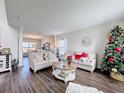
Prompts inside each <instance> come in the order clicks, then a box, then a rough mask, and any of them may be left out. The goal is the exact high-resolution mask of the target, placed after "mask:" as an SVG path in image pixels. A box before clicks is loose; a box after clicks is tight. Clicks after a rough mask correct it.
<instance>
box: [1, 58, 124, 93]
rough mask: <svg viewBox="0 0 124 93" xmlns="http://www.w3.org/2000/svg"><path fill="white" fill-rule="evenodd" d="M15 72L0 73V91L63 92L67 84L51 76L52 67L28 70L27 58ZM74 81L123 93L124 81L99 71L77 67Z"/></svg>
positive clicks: (113, 92) (114, 92)
mask: <svg viewBox="0 0 124 93" xmlns="http://www.w3.org/2000/svg"><path fill="white" fill-rule="evenodd" d="M24 64H25V66H24V67H22V68H19V69H18V71H17V72H6V73H0V93H65V90H66V87H67V85H68V84H65V83H64V82H62V81H60V80H58V79H56V78H55V77H54V76H52V68H51V67H50V68H47V69H44V70H40V71H38V72H37V73H33V72H32V71H30V69H29V67H28V59H27V58H25V59H24ZM73 82H75V83H78V84H81V85H84V86H92V87H96V88H97V89H99V90H102V91H103V92H104V93H124V82H119V81H116V80H113V79H111V78H110V77H108V76H106V75H103V74H101V73H99V72H97V71H96V72H95V73H94V74H91V73H89V72H87V71H84V70H81V69H77V71H76V79H75V80H74V81H73Z"/></svg>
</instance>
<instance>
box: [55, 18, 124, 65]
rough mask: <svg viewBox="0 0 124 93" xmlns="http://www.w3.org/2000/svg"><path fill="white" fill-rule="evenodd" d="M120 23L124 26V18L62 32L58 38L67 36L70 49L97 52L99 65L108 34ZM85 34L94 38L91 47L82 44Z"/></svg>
mask: <svg viewBox="0 0 124 93" xmlns="http://www.w3.org/2000/svg"><path fill="white" fill-rule="evenodd" d="M118 24H119V25H121V26H122V27H123V28H124V20H121V21H116V22H111V23H106V24H103V25H99V26H95V27H91V28H87V29H82V30H79V31H73V32H70V33H65V34H61V35H58V36H57V39H58V40H59V39H61V38H66V39H67V40H68V51H89V52H95V53H97V62H98V65H99V64H100V63H101V58H102V56H103V54H104V49H105V45H106V43H107V34H108V33H109V31H111V29H112V27H113V26H114V25H118ZM84 36H88V37H90V38H91V39H92V45H91V46H90V47H83V46H82V43H81V40H82V38H83V37H84Z"/></svg>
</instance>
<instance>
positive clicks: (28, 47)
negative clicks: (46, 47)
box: [23, 42, 36, 53]
mask: <svg viewBox="0 0 124 93" xmlns="http://www.w3.org/2000/svg"><path fill="white" fill-rule="evenodd" d="M35 50H36V43H31V42H23V53H27V52H28V51H35Z"/></svg>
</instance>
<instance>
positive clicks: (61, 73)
mask: <svg viewBox="0 0 124 93" xmlns="http://www.w3.org/2000/svg"><path fill="white" fill-rule="evenodd" d="M52 68H53V72H52V75H54V76H55V77H56V78H57V79H60V80H63V81H64V82H65V83H67V82H68V81H73V80H75V71H76V68H77V67H76V65H75V64H71V65H67V64H63V63H61V62H56V63H53V65H52Z"/></svg>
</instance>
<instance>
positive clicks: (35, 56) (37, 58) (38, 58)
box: [29, 51, 58, 72]
mask: <svg viewBox="0 0 124 93" xmlns="http://www.w3.org/2000/svg"><path fill="white" fill-rule="evenodd" d="M43 54H45V55H46V56H47V57H46V60H44V59H43ZM57 61H58V59H57V58H56V55H55V54H53V53H52V52H46V51H39V52H30V53H29V66H30V68H31V69H32V70H33V71H34V72H37V71H38V70H41V69H43V68H47V67H50V66H52V64H53V63H54V62H57Z"/></svg>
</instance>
